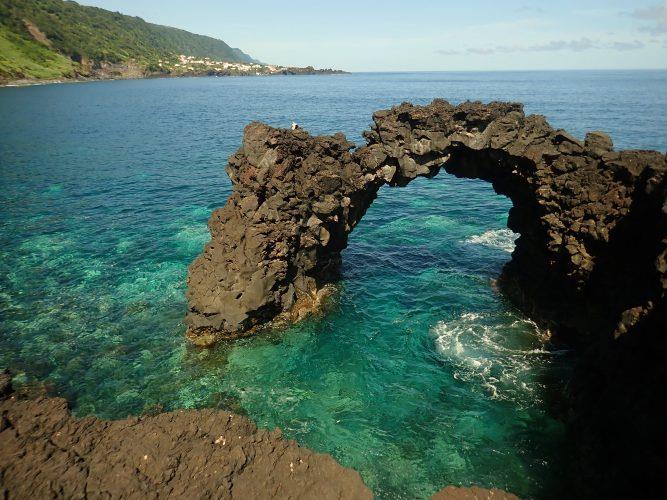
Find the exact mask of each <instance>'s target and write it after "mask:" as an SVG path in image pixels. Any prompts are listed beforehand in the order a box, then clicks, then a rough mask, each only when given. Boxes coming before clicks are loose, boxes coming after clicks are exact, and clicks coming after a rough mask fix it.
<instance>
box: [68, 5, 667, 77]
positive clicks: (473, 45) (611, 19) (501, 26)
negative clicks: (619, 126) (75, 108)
mask: <svg viewBox="0 0 667 500" xmlns="http://www.w3.org/2000/svg"><path fill="white" fill-rule="evenodd" d="M79 3H82V4H84V5H94V6H97V7H102V8H105V9H109V10H113V11H119V12H122V13H124V14H129V15H133V16H139V17H142V18H143V19H145V20H146V21H149V22H153V23H157V24H164V25H168V26H174V27H177V28H182V29H185V30H188V31H192V32H194V33H199V34H202V35H209V36H213V37H215V38H220V39H222V40H224V41H225V42H227V43H228V44H229V45H231V46H232V47H238V48H240V49H242V50H243V51H244V52H246V53H248V54H250V55H251V56H253V57H254V58H256V59H259V60H260V61H262V62H265V63H272V64H281V65H292V66H307V65H313V66H315V67H318V68H329V67H331V68H337V69H343V70H347V71H447V70H457V71H461V70H462V71H466V70H531V69H535V70H545V69H653V68H661V69H665V68H667V0H578V1H576V0H559V1H557V2H555V1H549V2H547V1H532V2H531V1H525V0H497V1H473V0H469V1H461V0H456V1H435V0H411V1H399V0H333V1H327V2H321V1H319V2H318V1H317V0H309V1H306V0H246V1H243V0H241V1H239V0H235V1H233V2H232V1H228V0H218V1H215V0H189V1H187V2H184V1H178V0H79Z"/></svg>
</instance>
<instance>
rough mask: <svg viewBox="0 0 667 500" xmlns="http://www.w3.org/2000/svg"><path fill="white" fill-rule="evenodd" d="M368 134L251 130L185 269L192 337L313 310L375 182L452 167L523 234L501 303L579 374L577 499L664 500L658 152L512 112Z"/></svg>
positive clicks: (378, 121)
mask: <svg viewBox="0 0 667 500" xmlns="http://www.w3.org/2000/svg"><path fill="white" fill-rule="evenodd" d="M373 122H374V124H373V126H372V128H371V130H370V131H367V132H366V133H365V134H364V136H365V138H366V141H367V144H366V145H365V146H363V147H361V148H358V149H353V147H354V146H353V145H352V144H351V143H349V142H347V140H346V139H345V137H344V136H343V135H342V134H336V135H334V136H321V137H312V136H310V135H309V134H308V133H306V132H305V131H303V130H296V131H289V130H282V129H274V128H271V127H268V126H266V125H262V124H259V123H253V124H251V125H249V126H248V127H247V128H246V130H245V134H244V139H243V145H242V147H241V148H240V149H239V151H238V152H237V153H236V154H235V155H234V156H232V157H231V159H230V161H229V167H228V173H229V176H230V178H231V180H232V182H233V184H234V189H233V192H232V195H231V196H230V198H229V200H228V201H227V204H226V205H225V206H224V207H223V208H221V209H218V210H216V211H215V212H214V213H213V215H212V217H211V219H210V221H209V228H210V231H211V241H210V242H209V243H208V244H207V245H206V247H205V248H204V251H203V253H202V255H200V256H199V257H198V258H197V259H196V260H195V261H194V262H193V263H192V265H191V266H190V269H189V273H188V291H187V297H188V302H189V311H188V314H187V317H186V322H187V325H188V336H189V337H190V338H191V339H192V340H194V341H195V342H197V343H199V344H202V345H206V344H210V343H213V342H215V341H217V340H220V339H223V338H233V337H236V336H240V335H247V334H251V333H253V332H254V331H256V330H257V328H259V327H261V326H262V325H267V324H271V323H272V322H275V321H294V320H297V319H299V318H300V317H302V316H303V315H304V314H306V313H307V312H308V311H310V310H313V309H315V308H317V307H318V306H319V304H320V302H321V298H322V295H324V293H325V291H326V290H327V287H328V286H329V285H330V284H331V283H334V282H335V281H336V280H337V279H338V273H337V270H338V264H339V262H340V252H341V251H342V250H343V249H344V248H345V247H346V245H347V238H348V235H349V233H350V232H351V231H352V229H353V228H354V227H355V226H356V224H357V223H358V222H359V221H360V219H361V218H362V216H363V215H364V213H365V212H366V210H367V208H368V207H369V205H370V204H371V203H372V201H373V200H374V198H375V197H376V193H377V191H378V189H379V188H380V187H381V186H382V185H384V184H389V185H391V186H404V185H406V184H407V183H409V182H410V181H411V180H412V179H415V178H416V177H420V176H424V177H430V176H434V175H436V174H437V173H438V172H439V171H440V170H441V169H444V170H445V171H446V172H448V173H450V174H453V175H455V176H458V177H466V178H474V179H483V180H486V181H488V182H490V183H491V184H492V185H493V188H494V189H495V191H496V192H498V193H499V194H503V195H506V196H508V197H509V198H510V199H511V200H512V203H513V207H512V209H511V210H510V212H509V217H508V226H509V228H510V229H512V230H513V231H515V232H518V233H520V234H521V236H520V237H519V239H518V240H517V241H516V248H515V250H514V252H513V253H512V259H511V261H510V262H509V263H508V264H507V265H506V266H505V268H504V269H503V272H502V275H501V276H500V279H499V285H500V289H501V290H502V291H503V292H504V293H505V294H506V295H507V296H508V297H509V299H511V300H512V302H513V303H514V304H516V305H517V306H518V307H520V308H521V309H522V310H523V311H524V312H526V313H527V314H528V315H530V316H531V317H532V318H533V319H535V320H536V321H538V323H540V324H541V326H542V327H544V328H548V329H550V330H551V331H552V333H553V338H554V339H555V340H557V341H565V342H567V343H568V344H569V345H571V346H573V347H575V348H576V349H577V352H578V355H579V357H580V359H581V361H580V362H579V364H578V368H577V370H576V371H575V375H574V378H573V380H571V381H570V382H569V384H568V391H569V394H568V395H569V400H570V402H571V411H570V412H569V414H570V415H571V416H570V422H569V423H570V431H571V434H572V441H573V442H575V443H576V448H577V449H576V452H575V454H576V457H575V458H573V460H572V464H573V465H572V468H573V470H575V472H576V474H577V476H578V477H579V478H580V480H579V491H581V492H583V493H582V495H584V496H586V495H593V496H595V495H602V496H605V495H622V494H624V493H626V492H627V493H632V494H637V493H638V491H639V490H637V489H636V488H637V487H638V485H642V491H644V492H648V491H651V488H654V487H655V488H660V487H661V486H660V485H661V479H660V478H661V477H662V474H663V473H664V470H667V464H666V462H665V454H664V451H663V450H662V449H661V447H660V446H658V445H657V444H656V443H658V442H660V438H664V437H665V430H664V425H663V424H661V423H660V415H661V413H660V412H659V411H658V410H657V409H656V408H657V407H659V406H660V403H659V402H660V401H662V402H663V403H664V399H665V398H664V390H663V389H662V388H663V387H664V386H665V382H667V380H666V379H667V374H666V373H665V366H667V364H665V362H664V359H665V358H666V357H667V342H666V339H667V336H666V335H665V333H666V332H667V321H666V320H665V315H666V314H665V311H666V309H667V308H666V307H665V295H666V294H665V292H666V290H667V175H665V173H666V171H667V157H666V156H665V154H664V153H660V152H657V151H614V149H613V145H612V142H611V139H610V138H609V137H608V136H607V135H606V134H603V133H601V132H591V133H589V134H588V135H587V136H586V138H585V140H584V141H581V140H579V139H577V138H576V137H573V136H572V135H570V134H569V133H567V132H566V131H564V130H556V129H554V128H552V127H551V126H550V125H549V124H548V123H547V121H546V119H545V118H544V117H543V116H539V115H529V116H526V115H525V114H524V112H523V108H522V106H521V105H520V104H516V103H498V102H494V103H490V104H482V103H479V102H465V103H463V104H460V105H458V106H454V105H451V104H450V103H448V102H446V101H443V100H435V101H433V102H432V103H431V104H429V105H427V106H414V105H411V104H401V105H400V106H397V107H394V108H392V109H390V110H385V111H378V112H376V113H375V114H374V115H373ZM656 491H661V490H656Z"/></svg>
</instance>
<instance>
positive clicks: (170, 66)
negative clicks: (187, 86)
mask: <svg viewBox="0 0 667 500" xmlns="http://www.w3.org/2000/svg"><path fill="white" fill-rule="evenodd" d="M151 69H153V70H155V71H156V72H157V73H162V74H169V75H173V76H178V75H202V74H207V75H212V76H213V75H218V76H270V75H309V74H339V73H345V72H344V71H341V70H334V69H315V68H314V67H312V66H306V67H303V68H300V67H287V66H279V65H276V64H262V63H259V62H252V63H245V62H231V61H218V60H214V59H211V58H210V57H195V56H188V55H185V54H179V55H178V56H177V57H176V59H175V60H174V59H171V60H170V59H159V60H158V63H157V68H155V67H153V68H151Z"/></svg>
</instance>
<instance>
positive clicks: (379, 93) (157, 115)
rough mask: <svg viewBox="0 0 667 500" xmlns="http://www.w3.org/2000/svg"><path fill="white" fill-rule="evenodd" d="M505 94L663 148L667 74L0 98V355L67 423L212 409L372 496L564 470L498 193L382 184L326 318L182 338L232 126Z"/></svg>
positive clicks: (128, 84) (467, 77)
mask: <svg viewBox="0 0 667 500" xmlns="http://www.w3.org/2000/svg"><path fill="white" fill-rule="evenodd" d="M434 97H445V98H447V99H450V100H452V101H454V102H458V101H460V100H463V99H466V98H476V99H481V100H485V101H488V100H492V99H509V100H519V101H523V102H525V103H526V108H527V111H528V112H539V113H543V114H546V115H547V117H548V118H549V120H550V121H551V122H552V124H553V125H555V126H561V127H564V128H567V129H568V130H570V131H571V132H573V133H575V134H577V135H579V136H583V133H584V132H585V131H586V130H591V129H605V130H607V131H609V132H611V135H612V137H613V138H614V139H615V141H616V144H617V146H619V147H626V148H629V147H632V148H655V149H661V150H665V149H666V148H667V126H666V125H667V118H666V117H667V73H666V72H642V73H629V72H565V73H419V74H418V73H415V74H385V75H378V74H375V75H364V74H359V75H346V76H336V77H285V78H243V79H241V78H239V79H235V78H199V79H174V80H150V81H149V80H144V81H121V82H99V83H90V84H71V85H60V86H42V87H31V88H20V89H0V179H1V180H2V190H0V314H1V316H2V324H1V327H0V366H8V367H10V368H12V369H13V370H14V372H15V373H16V374H17V376H16V381H17V382H18V383H22V382H32V381H46V382H47V383H48V384H49V385H50V386H51V387H52V388H53V391H54V392H55V393H57V394H60V395H63V396H64V397H66V398H68V400H69V401H70V402H71V404H72V406H73V408H74V410H75V412H76V413H77V414H78V415H85V414H91V413H92V414H96V415H100V416H103V417H123V416H126V415H127V414H137V413H142V412H150V411H155V410H156V409H157V408H164V409H174V408H199V407H221V408H232V409H234V410H235V411H241V412H244V413H246V414H247V415H248V416H249V417H251V418H252V419H253V420H255V421H256V422H257V423H258V424H259V425H262V426H268V427H274V426H277V427H280V428H282V429H283V430H284V432H285V434H286V435H287V436H289V437H292V438H295V439H296V440H297V441H299V442H300V443H302V444H304V445H306V446H309V447H311V448H313V449H315V450H318V451H322V452H328V453H331V454H332V455H334V456H335V457H336V458H337V459H338V460H339V461H340V462H341V463H343V464H344V465H347V466H351V467H354V468H356V469H357V470H359V471H360V473H361V474H362V476H363V478H364V480H365V481H366V482H367V484H368V485H369V486H371V487H372V488H373V490H374V491H375V492H376V494H377V495H378V496H379V497H382V498H415V497H418V498H419V497H425V496H427V495H429V494H431V493H433V492H434V491H436V490H437V489H439V488H440V487H442V486H444V485H446V484H479V485H483V486H498V487H502V488H506V489H508V490H511V491H513V492H515V493H517V494H519V495H521V496H523V497H545V496H552V494H553V492H554V491H558V490H559V488H562V487H563V484H564V483H566V477H565V472H564V471H565V468H564V462H565V461H566V457H565V455H564V452H563V447H564V446H563V445H564V428H563V425H562V423H561V422H560V421H559V420H558V418H557V417H558V412H557V411H556V410H555V409H556V408H557V407H558V398H557V395H558V392H559V388H560V387H561V386H562V383H563V380H566V379H567V376H568V373H569V370H570V367H571V364H572V360H571V356H570V354H569V353H567V352H565V351H562V350H556V349H555V348H554V347H553V346H550V345H549V344H548V343H547V342H545V340H544V338H543V334H542V333H541V332H539V331H538V330H537V329H536V327H535V326H534V324H533V323H532V322H530V321H529V320H528V319H527V318H524V317H522V316H521V315H520V314H518V313H517V312H516V311H514V310H513V308H512V307H511V306H510V305H509V304H507V303H505V302H504V301H503V299H502V297H501V296H499V295H498V294H497V293H496V292H495V291H494V289H493V286H492V280H493V279H494V278H495V277H496V276H497V275H498V273H499V272H500V269H501V268H502V266H503V264H504V263H505V262H506V261H507V260H508V259H509V258H510V252H511V250H512V242H513V238H514V237H515V235H513V234H512V233H511V232H510V231H508V230H507V229H506V228H505V224H506V220H507V211H508V209H509V207H510V202H509V201H508V200H507V199H505V198H503V197H501V196H498V195H496V194H494V193H493V191H492V189H491V187H490V186H489V185H487V184H484V183H483V182H476V181H469V180H459V179H455V178H453V177H451V176H447V175H446V174H442V175H440V176H438V177H437V178H435V179H432V180H425V179H420V180H417V181H415V182H413V183H412V184H410V186H408V187H406V188H402V189H391V188H383V189H382V190H381V192H380V196H379V198H378V200H377V201H376V202H375V203H374V205H373V206H372V207H371V209H370V210H369V212H368V214H367V215H366V217H365V219H364V220H363V221H362V223H360V225H359V226H358V228H357V229H356V230H355V232H354V233H353V234H352V236H351V238H350V246H349V248H348V249H347V250H346V251H345V254H344V266H343V278H344V279H343V282H342V283H341V292H340V295H339V296H338V297H337V298H336V299H335V300H334V301H333V303H332V304H331V306H330V310H329V311H328V314H326V315H324V316H322V317H317V318H312V319H310V320H308V321H306V322H304V323H302V324H299V325H297V326H295V327H293V328H290V329H289V330H286V331H282V332H274V333H272V334H270V335H266V336H262V337H256V338H250V339H245V340H242V341H239V342H235V343H233V344H229V345H221V346H218V347H217V348H215V349H212V350H209V351H202V350H198V349H195V348H192V347H190V346H188V345H187V344H186V342H185V341H184V338H183V333H184V326H183V324H182V322H181V320H182V317H183V315H184V313H185V307H186V303H185V300H184V295H183V294H184V279H185V273H186V266H187V265H188V264H189V262H190V261H191V260H192V259H193V258H194V257H195V256H196V255H197V254H198V253H199V251H200V250H201V248H202V245H203V244H204V243H205V242H206V240H207V238H208V234H207V229H206V220H207V218H208V215H209V214H210V212H211V211H212V210H213V209H214V208H215V207H217V206H221V205H222V204H223V203H224V201H225V199H226V197H227V196H228V194H229V192H230V183H229V180H228V179H227V177H226V174H225V173H224V170H223V167H224V165H225V163H226V158H227V157H228V156H229V155H230V154H231V153H233V152H234V151H235V149H236V148H237V147H238V145H239V144H240V139H241V134H242V130H243V126H244V125H245V124H247V123H248V122H249V121H252V120H262V121H266V122H268V123H270V124H273V125H278V126H288V125H289V124H290V123H291V121H292V120H295V121H297V122H299V123H300V124H301V125H302V126H303V127H304V128H306V129H307V130H309V131H311V132H313V133H333V132H336V131H338V130H342V131H344V132H345V133H346V134H347V135H348V137H349V138H351V139H352V140H354V141H357V142H361V139H360V134H361V131H362V130H364V129H365V128H366V127H367V126H368V124H369V122H370V116H371V113H372V112H373V111H374V110H376V109H381V108H386V107H388V106H391V105H392V104H397V103H399V102H401V101H405V100H409V101H412V102H416V103H425V102H428V101H429V100H430V99H432V98H434Z"/></svg>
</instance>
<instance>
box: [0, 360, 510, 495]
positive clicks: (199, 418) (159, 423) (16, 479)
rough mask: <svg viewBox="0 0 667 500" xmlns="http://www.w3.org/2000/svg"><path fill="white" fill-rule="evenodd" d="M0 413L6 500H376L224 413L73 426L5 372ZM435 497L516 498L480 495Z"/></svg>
mask: <svg viewBox="0 0 667 500" xmlns="http://www.w3.org/2000/svg"><path fill="white" fill-rule="evenodd" d="M0 415H2V419H1V420H0V449H1V450H2V453H0V496H1V497H2V498H7V499H10V498H46V497H49V498H202V499H204V498H230V499H232V498H258V499H260V498H266V499H269V498H299V499H301V498H313V499H315V498H317V499H332V500H333V499H336V500H342V499H350V500H352V499H371V498H373V495H372V493H371V491H370V490H369V489H368V488H367V487H366V485H364V483H363V482H362V480H361V477H360V476H359V474H358V473H357V472H355V471H353V470H351V469H347V468H344V467H342V466H341V465H339V464H338V463H337V462H336V461H335V460H334V459H333V458H331V457H330V456H329V455H322V454H318V453H314V452H312V451H310V450H308V449H306V448H302V447H300V446H298V445H297V444H296V443H295V442H294V441H290V440H284V439H283V438H282V437H281V434H280V431H279V430H277V429H276V430H274V431H273V432H269V431H267V430H265V429H257V427H256V426H255V425H254V424H253V423H252V422H250V421H249V420H248V419H246V418H245V417H242V416H239V415H235V414H233V413H229V412H225V411H220V410H181V411H176V412H171V413H162V414H159V415H156V416H150V417H129V418H127V419H124V420H116V421H107V420H101V419H98V418H95V417H86V418H83V419H76V418H74V417H73V416H72V415H71V413H70V411H69V409H68V406H67V402H66V401H65V400H64V399H61V398H43V397H40V398H37V399H21V398H19V397H17V396H16V395H15V394H14V392H13V390H12V387H11V381H10V377H9V374H8V373H7V372H4V371H0ZM433 498H434V499H438V500H448V499H451V500H457V499H458V500H466V499H471V500H472V499H488V500H492V499H493V500H515V499H516V497H515V496H514V495H510V494H507V493H505V492H502V491H500V490H496V489H493V490H484V489H482V488H477V487H472V488H455V487H447V488H445V489H443V490H442V491H441V492H439V493H436V495H435V496H434V497H433Z"/></svg>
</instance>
